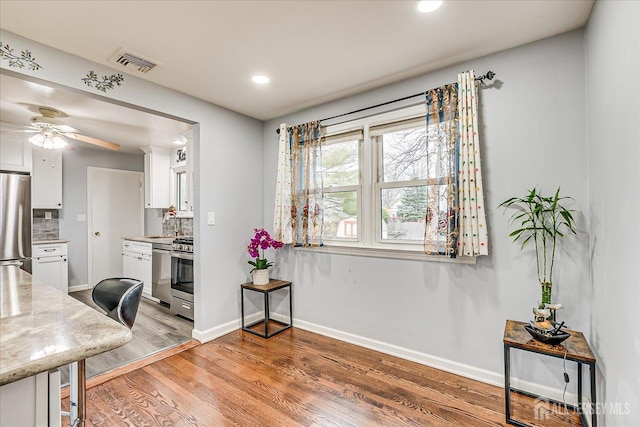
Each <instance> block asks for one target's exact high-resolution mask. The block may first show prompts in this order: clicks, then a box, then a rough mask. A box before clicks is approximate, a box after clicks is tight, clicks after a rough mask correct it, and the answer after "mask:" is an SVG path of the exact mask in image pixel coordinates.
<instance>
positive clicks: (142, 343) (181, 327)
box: [60, 289, 193, 384]
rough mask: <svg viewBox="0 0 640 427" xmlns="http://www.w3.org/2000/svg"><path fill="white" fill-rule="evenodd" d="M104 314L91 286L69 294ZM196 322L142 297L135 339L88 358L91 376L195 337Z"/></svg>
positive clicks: (64, 372) (65, 372)
mask: <svg viewBox="0 0 640 427" xmlns="http://www.w3.org/2000/svg"><path fill="white" fill-rule="evenodd" d="M69 295H70V296H72V297H73V298H75V299H77V300H78V301H80V302H82V303H84V304H86V305H88V306H89V307H92V308H94V309H95V310H98V311H99V312H100V313H103V311H102V310H100V309H99V308H98V307H97V306H96V305H95V304H94V303H93V301H92V299H91V289H87V290H85V291H79V292H72V293H70V294H69ZM192 329H193V322H191V321H189V320H187V319H183V318H181V317H178V316H175V315H173V314H172V313H171V312H170V311H169V309H168V308H167V307H164V306H162V305H160V304H158V303H156V302H153V301H150V300H148V299H146V298H142V300H141V301H140V306H139V307H138V314H137V316H136V321H135V323H134V325H133V329H132V332H133V338H132V339H131V341H129V342H128V343H127V344H125V345H124V346H122V347H120V348H116V349H114V350H111V351H108V352H106V353H102V354H98V355H97V356H93V357H90V358H88V359H87V365H86V366H87V377H88V378H91V377H94V376H96V375H99V374H102V373H104V372H107V371H110V370H112V369H115V368H118V367H121V366H124V365H127V364H129V363H131V362H134V361H136V360H139V359H141V358H143V357H145V356H148V355H151V354H154V353H157V352H159V351H161V350H164V349H166V348H169V347H173V346H176V345H180V344H183V343H185V342H187V341H189V340H191V330H192ZM68 372H69V371H68V369H66V367H62V368H60V375H61V380H62V384H68V383H69V373H68Z"/></svg>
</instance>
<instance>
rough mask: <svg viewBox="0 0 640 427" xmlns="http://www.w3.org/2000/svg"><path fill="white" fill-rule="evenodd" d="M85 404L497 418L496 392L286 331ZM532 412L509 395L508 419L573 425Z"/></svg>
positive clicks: (190, 414) (438, 420)
mask: <svg viewBox="0 0 640 427" xmlns="http://www.w3.org/2000/svg"><path fill="white" fill-rule="evenodd" d="M87 402H88V403H87V425H96V426H98V425H99V426H203V427H204V426H226V425H236V426H367V427H368V426H501V425H504V420H505V418H504V391H503V389H502V388H501V387H495V386H490V385H487V384H483V383H480V382H477V381H473V380H469V379H466V378H463V377H459V376H456V375H452V374H449V373H445V372H442V371H439V370H436V369H433V368H429V367H426V366H423V365H420V364H417V363H414V362H409V361H406V360H403V359H399V358H396V357H393V356H388V355H385V354H382V353H378V352H376V351H372V350H368V349H365V348H362V347H358V346H355V345H351V344H347V343H344V342H341V341H337V340H333V339H330V338H326V337H323V336H320V335H317V334H313V333H310V332H306V331H303V330H300V329H295V328H292V329H289V330H287V331H284V332H283V333H281V334H279V335H276V336H274V337H272V338H269V339H268V340H266V339H263V338H260V337H257V336H255V335H252V334H249V333H246V332H242V331H239V330H238V331H235V332H232V333H230V334H228V335H225V336H223V337H221V338H218V339H216V340H214V341H212V342H209V343H206V344H203V345H200V346H197V347H194V348H191V349H189V350H186V351H184V352H182V353H179V354H176V355H174V356H171V357H169V358H166V359H163V360H161V361H158V362H155V363H152V364H150V365H147V366H145V367H143V368H141V369H137V370H135V371H133V372H130V373H127V374H125V375H123V376H121V377H118V378H115V379H113V380H110V381H107V382H105V383H104V384H101V385H98V386H96V387H94V388H91V389H90V390H88V392H87ZM66 403H67V404H68V401H67V402H66ZM534 404H535V401H534V400H533V399H530V398H526V397H516V396H514V398H513V412H514V414H513V415H514V417H516V418H518V419H519V420H522V421H525V422H528V423H530V424H532V425H537V426H548V427H554V426H564V425H567V426H569V425H570V426H573V427H575V426H580V425H581V423H580V419H579V417H578V416H577V414H572V415H571V416H570V418H571V420H570V421H569V416H560V415H556V414H550V415H549V419H547V420H541V421H537V422H536V420H535V419H534ZM538 410H539V408H538ZM65 421H66V420H65Z"/></svg>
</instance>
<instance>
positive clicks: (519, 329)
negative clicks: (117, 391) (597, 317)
mask: <svg viewBox="0 0 640 427" xmlns="http://www.w3.org/2000/svg"><path fill="white" fill-rule="evenodd" d="M524 325H527V323H524V322H518V321H516V320H507V323H506V324H505V327H504V338H503V340H502V341H503V342H504V343H505V344H508V345H509V346H511V347H515V348H521V349H523V350H529V351H534V352H538V353H544V354H548V355H550V356H555V357H564V352H565V350H566V351H567V359H571V360H577V361H580V362H585V363H595V361H596V358H595V356H594V355H593V352H592V351H591V347H589V343H587V340H586V339H585V338H584V335H583V334H582V332H578V331H572V330H569V329H564V330H565V331H566V332H568V333H570V334H571V336H570V337H569V338H567V339H566V340H565V341H563V342H562V343H560V344H558V345H551V344H545V343H543V342H540V341H537V340H535V339H534V338H533V337H532V336H531V335H529V332H527V331H526V329H524Z"/></svg>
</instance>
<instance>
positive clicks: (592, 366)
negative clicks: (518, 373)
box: [503, 320, 598, 427]
mask: <svg viewBox="0 0 640 427" xmlns="http://www.w3.org/2000/svg"><path fill="white" fill-rule="evenodd" d="M525 325H526V323H523V322H517V321H515V320H507V323H506V325H505V327H504V338H503V343H504V397H505V417H506V421H507V424H512V425H516V426H521V427H530V426H529V425H528V424H525V423H523V422H521V421H517V420H514V419H512V418H511V393H512V392H514V393H518V394H522V395H525V396H529V397H532V398H534V399H543V400H544V401H545V402H549V403H552V404H554V405H559V406H561V407H564V406H565V405H564V403H562V402H559V401H557V400H553V399H548V398H545V397H543V396H540V395H537V394H534V393H530V392H527V391H524V390H520V389H517V388H515V387H511V349H512V348H515V349H519V350H524V351H530V352H533V353H538V354H543V355H545V356H550V357H556V358H559V359H564V358H565V357H566V360H570V361H572V362H576V363H577V365H578V405H566V407H567V408H569V409H572V410H574V411H576V412H578V414H580V419H581V420H582V424H583V425H585V426H586V425H589V424H588V423H587V415H586V414H585V411H584V408H583V406H584V402H583V399H582V393H583V392H582V385H583V384H582V383H583V381H582V365H587V366H589V374H590V376H589V378H590V381H589V382H590V386H591V387H590V389H591V403H590V407H591V408H590V409H591V427H597V426H598V419H597V414H596V411H595V408H596V358H595V357H594V355H593V352H592V351H591V347H589V344H588V343H587V340H586V339H585V338H584V335H583V334H582V332H578V331H569V330H567V332H569V333H570V334H571V336H570V337H569V338H567V340H565V341H564V342H562V343H561V344H558V345H550V344H545V343H542V342H540V341H536V340H534V339H533V338H532V337H531V335H529V333H528V332H527V331H526V330H525V329H524V326H525ZM536 409H537V408H534V410H536Z"/></svg>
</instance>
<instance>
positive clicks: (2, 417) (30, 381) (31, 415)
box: [0, 369, 62, 427]
mask: <svg viewBox="0 0 640 427" xmlns="http://www.w3.org/2000/svg"><path fill="white" fill-rule="evenodd" d="M60 407H61V402H60V372H59V371H58V370H57V369H56V370H54V371H51V372H41V373H39V374H36V375H33V376H31V377H27V378H24V379H21V380H19V381H16V382H12V383H9V384H5V385H3V386H0V408H2V410H1V411H0V426H7V427H9V426H49V427H59V426H60V425H61V418H60V417H61V415H62V414H61V411H60Z"/></svg>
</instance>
